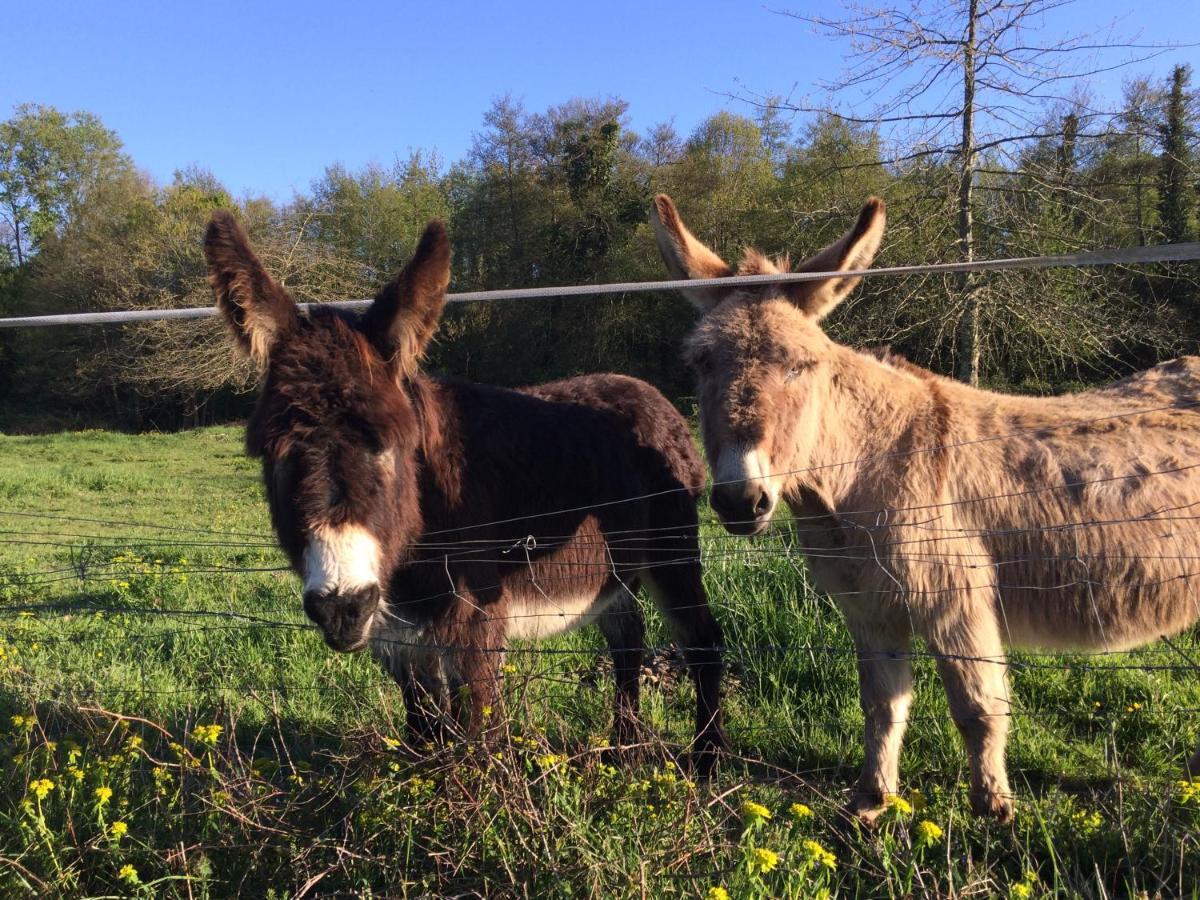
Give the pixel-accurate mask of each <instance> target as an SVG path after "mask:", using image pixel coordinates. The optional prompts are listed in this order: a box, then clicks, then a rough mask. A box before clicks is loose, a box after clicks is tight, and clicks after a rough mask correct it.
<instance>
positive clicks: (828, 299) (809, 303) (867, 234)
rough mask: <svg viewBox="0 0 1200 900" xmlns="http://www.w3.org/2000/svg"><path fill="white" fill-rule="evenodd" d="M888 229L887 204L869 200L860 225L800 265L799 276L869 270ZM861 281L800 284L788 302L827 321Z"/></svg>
mask: <svg viewBox="0 0 1200 900" xmlns="http://www.w3.org/2000/svg"><path fill="white" fill-rule="evenodd" d="M886 226H887V213H886V212H885V210H884V206H883V201H882V200H880V199H879V198H878V197H871V198H870V199H869V200H867V202H866V204H865V205H864V206H863V208H862V212H860V213H859V214H858V221H857V222H855V223H854V227H853V228H851V229H850V230H849V231H847V232H846V233H845V234H844V235H842V236H841V238H839V239H838V240H837V241H835V242H834V243H832V244H830V245H829V246H828V247H826V248H825V249H824V250H822V251H821V252H820V253H818V254H817V255H816V256H812V257H810V258H808V259H806V260H805V261H804V262H803V263H801V264H800V266H799V268H797V269H796V271H797V272H850V271H854V270H857V269H866V268H868V267H869V266H870V265H871V260H873V259H874V258H875V254H876V253H877V252H878V250H879V244H880V242H881V241H882V240H883V230H884V228H885V227H886ZM860 280H861V279H860V278H859V277H856V276H851V277H848V278H838V277H831V278H824V279H822V280H820V281H798V282H795V283H793V284H789V285H787V287H786V289H785V293H786V295H787V298H788V299H789V300H791V301H792V303H794V304H795V305H796V306H798V307H800V309H801V310H803V311H804V312H805V313H807V314H808V315H810V316H812V317H813V318H814V319H820V318H822V317H824V316H825V315H826V314H827V313H828V312H829V311H830V310H832V309H833V308H834V307H835V306H837V305H838V304H839V303H841V302H842V301H843V300H845V299H846V298H847V297H848V296H849V295H850V292H851V291H852V290H854V288H855V286H856V285H857V284H858V282H859V281H860Z"/></svg>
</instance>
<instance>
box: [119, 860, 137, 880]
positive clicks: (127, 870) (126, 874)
mask: <svg viewBox="0 0 1200 900" xmlns="http://www.w3.org/2000/svg"><path fill="white" fill-rule="evenodd" d="M117 877H118V878H120V879H121V880H122V881H128V882H129V883H130V884H140V883H141V879H140V878H138V871H137V869H135V868H134V867H133V866H131V865H130V864H129V863H126V864H125V865H123V866H121V871H119V872H117Z"/></svg>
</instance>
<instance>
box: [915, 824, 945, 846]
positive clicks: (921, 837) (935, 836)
mask: <svg viewBox="0 0 1200 900" xmlns="http://www.w3.org/2000/svg"><path fill="white" fill-rule="evenodd" d="M941 839H942V829H941V828H939V827H938V826H937V824H936V823H934V822H930V821H929V820H928V819H924V820H922V821H920V822H918V823H917V845H918V846H920V847H925V846H929V845H931V844H936V843H937V842H938V841H940V840H941Z"/></svg>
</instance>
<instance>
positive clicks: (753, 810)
mask: <svg viewBox="0 0 1200 900" xmlns="http://www.w3.org/2000/svg"><path fill="white" fill-rule="evenodd" d="M742 816H743V817H744V818H745V820H746V824H747V825H757V824H759V823H760V822H767V821H770V818H771V811H770V810H769V809H767V808H766V807H765V806H763V805H762V804H761V803H755V802H754V801H753V800H747V801H746V802H745V803H743V804H742Z"/></svg>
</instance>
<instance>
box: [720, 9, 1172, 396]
mask: <svg viewBox="0 0 1200 900" xmlns="http://www.w3.org/2000/svg"><path fill="white" fill-rule="evenodd" d="M1073 2H1074V0H949V2H930V0H909V2H908V3H906V4H904V5H894V6H888V7H868V6H862V5H859V4H855V3H847V5H846V9H847V15H846V16H845V17H844V18H827V17H824V16H813V15H807V14H803V13H796V12H783V13H781V14H782V15H786V16H790V17H792V18H795V19H798V20H800V21H803V22H807V23H809V24H810V25H812V26H813V27H814V28H815V29H816V30H817V32H818V33H820V34H824V35H827V36H831V37H835V38H840V39H845V40H848V41H849V42H850V45H851V48H852V49H851V52H850V53H849V55H848V56H847V59H846V69H845V72H844V73H843V74H842V75H841V76H839V77H838V78H837V79H835V80H832V81H828V82H825V83H823V84H822V85H821V87H822V89H824V90H825V91H827V92H828V94H829V96H830V98H833V97H837V98H839V99H840V101H841V103H840V104H835V103H834V102H832V100H830V101H829V102H813V101H804V102H798V103H791V102H785V103H779V102H777V101H772V100H770V99H769V98H766V97H764V96H759V95H755V94H753V93H747V92H743V93H742V94H741V95H739V96H740V97H741V99H744V100H748V101H749V102H751V103H754V104H755V105H758V106H773V107H776V108H780V109H790V110H794V111H798V112H812V113H820V114H825V115H831V116H834V117H837V118H840V119H842V120H844V121H846V122H849V123H855V124H860V125H869V126H874V127H877V128H879V129H880V131H881V134H882V136H883V137H884V139H885V146H886V147H887V150H886V152H885V156H886V159H887V162H888V163H889V165H892V166H895V167H901V168H903V167H905V166H910V165H913V164H916V163H918V162H922V161H924V162H929V161H937V162H939V163H941V164H942V165H946V166H949V167H950V168H951V169H952V171H953V176H954V181H955V185H954V191H953V194H954V199H953V204H954V215H955V219H956V222H957V241H956V255H957V258H958V259H959V260H961V261H964V262H969V261H971V260H972V259H973V258H974V255H975V247H976V233H977V228H978V220H979V213H980V204H979V201H978V196H977V186H978V184H979V179H980V174H981V170H982V168H983V167H984V164H985V163H986V164H988V165H991V164H995V165H1004V164H1008V165H1010V166H1011V165H1013V164H1015V163H1016V161H1017V159H1018V153H1019V150H1020V147H1021V146H1022V145H1024V144H1025V143H1027V142H1029V141H1034V140H1038V139H1045V138H1046V137H1047V131H1046V125H1045V122H1046V115H1045V112H1046V110H1047V109H1048V108H1050V107H1059V108H1062V107H1064V106H1065V107H1066V108H1067V110H1068V113H1069V115H1059V116H1056V117H1054V118H1053V120H1052V121H1057V122H1058V123H1060V124H1061V123H1064V122H1066V123H1069V125H1070V127H1071V128H1072V129H1073V134H1072V135H1071V142H1072V143H1074V142H1075V141H1078V140H1081V139H1083V138H1086V137H1092V136H1098V135H1100V134H1103V133H1104V130H1105V129H1106V127H1107V125H1108V123H1109V121H1110V120H1111V119H1112V114H1111V113H1110V112H1109V111H1107V110H1104V109H1098V108H1095V107H1094V105H1092V104H1090V103H1089V102H1088V101H1087V100H1086V99H1083V98H1081V97H1080V96H1079V95H1078V94H1075V95H1072V87H1073V85H1075V84H1076V83H1077V82H1079V80H1080V79H1084V78H1087V77H1089V76H1095V75H1098V74H1100V73H1101V72H1107V71H1110V70H1112V69H1115V68H1119V67H1122V66H1126V65H1130V64H1133V63H1136V62H1142V61H1145V60H1147V59H1150V58H1152V57H1154V56H1157V55H1159V54H1161V53H1163V52H1166V51H1167V50H1169V49H1172V48H1171V47H1168V46H1163V45H1156V44H1138V43H1134V42H1129V41H1118V40H1114V39H1112V38H1110V37H1097V36H1096V35H1093V34H1072V35H1067V36H1064V37H1060V38H1057V39H1054V40H1049V41H1047V40H1042V39H1040V36H1039V34H1040V32H1042V31H1044V30H1045V28H1046V19H1047V17H1050V16H1052V15H1053V14H1055V13H1057V12H1058V11H1060V10H1062V9H1063V8H1064V7H1067V6H1070V5H1072V3H1073ZM859 110H865V112H859ZM956 292H957V295H958V312H957V326H956V328H957V342H956V343H957V352H958V375H959V377H960V378H961V379H962V380H963V381H967V382H969V383H972V384H974V383H976V382H977V381H978V379H979V371H980V354H981V346H982V342H981V339H980V327H981V314H982V309H983V306H984V303H985V286H984V284H983V283H982V282H981V281H980V280H979V279H978V278H977V277H976V276H975V275H973V274H971V273H963V274H961V275H959V276H958V279H957V282H956Z"/></svg>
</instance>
